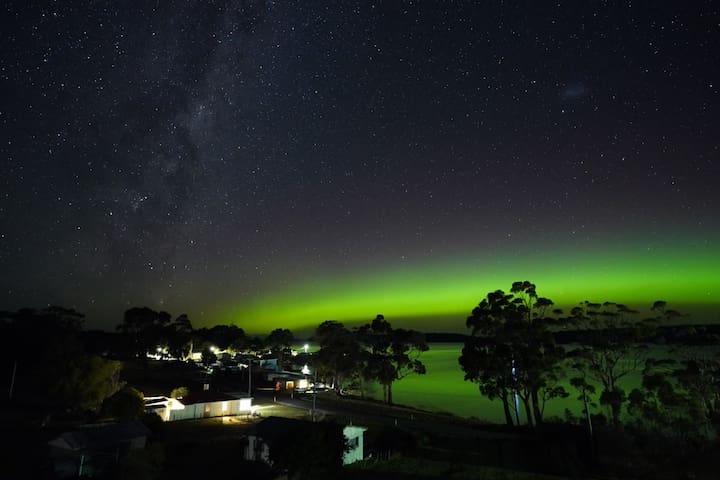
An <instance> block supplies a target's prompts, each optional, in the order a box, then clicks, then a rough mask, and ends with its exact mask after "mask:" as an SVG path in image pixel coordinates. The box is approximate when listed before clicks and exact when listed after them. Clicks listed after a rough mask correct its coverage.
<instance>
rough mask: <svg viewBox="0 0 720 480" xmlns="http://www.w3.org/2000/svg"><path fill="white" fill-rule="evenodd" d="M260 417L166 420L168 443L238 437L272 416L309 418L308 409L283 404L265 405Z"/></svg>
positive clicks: (261, 409)
mask: <svg viewBox="0 0 720 480" xmlns="http://www.w3.org/2000/svg"><path fill="white" fill-rule="evenodd" d="M258 412H259V413H260V416H259V417H250V416H246V415H236V416H226V417H213V418H201V419H197V420H179V421H176V422H166V423H164V424H163V425H164V427H165V441H166V442H168V443H184V442H194V441H197V440H198V439H202V441H213V440H225V439H229V438H238V437H239V436H241V435H243V434H244V433H245V432H246V431H247V430H248V428H249V427H251V426H253V425H255V424H256V423H258V422H260V421H262V420H263V419H264V418H267V417H270V416H277V417H285V418H307V415H308V413H307V410H304V409H297V408H291V407H286V406H283V405H264V406H262V407H260V408H259V409H258Z"/></svg>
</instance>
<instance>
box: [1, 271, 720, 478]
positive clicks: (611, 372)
mask: <svg viewBox="0 0 720 480" xmlns="http://www.w3.org/2000/svg"><path fill="white" fill-rule="evenodd" d="M681 316H682V315H681V314H680V313H679V312H676V311H674V310H672V309H670V308H669V307H668V306H667V305H666V304H665V302H662V301H657V302H655V303H654V304H653V305H652V306H651V308H650V310H649V313H648V314H647V315H642V314H640V312H638V311H635V310H633V309H631V308H629V307H628V306H626V305H622V304H617V303H612V302H604V303H593V302H588V301H585V302H582V303H580V304H578V305H577V306H576V307H574V308H573V309H571V311H570V312H563V311H561V310H558V309H556V308H554V305H553V303H552V301H551V300H549V299H546V298H543V297H540V296H538V295H537V292H536V287H535V285H534V284H532V283H530V282H516V283H514V284H513V285H512V286H511V288H510V291H509V292H508V293H506V292H504V291H502V290H497V291H494V292H490V293H488V294H487V296H486V297H485V298H484V299H482V300H481V302H480V303H479V304H478V306H477V307H475V308H474V309H473V310H472V313H471V315H470V316H469V317H468V318H467V321H466V326H467V328H468V335H465V336H462V337H453V338H454V339H456V340H460V341H462V343H463V345H464V347H463V350H462V354H461V356H460V358H459V359H458V363H459V364H458V368H461V369H462V370H463V372H464V373H465V379H466V381H469V382H474V383H476V384H477V385H478V390H479V394H480V395H484V396H486V397H488V398H489V399H491V400H494V401H497V402H499V404H501V405H502V407H503V412H504V418H505V422H504V423H505V424H504V425H489V424H484V423H481V422H477V421H470V420H467V419H461V418H458V417H453V416H451V415H439V414H432V413H429V412H422V411H417V410H412V409H407V408H403V407H399V406H395V405H393V403H394V402H393V385H394V384H395V382H397V381H401V380H402V379H403V378H404V377H405V376H407V375H411V374H415V375H417V374H419V375H422V374H423V373H425V365H424V364H423V363H422V353H423V352H424V351H427V349H428V344H427V342H426V338H425V336H424V335H423V334H421V333H419V332H416V331H412V330H405V329H400V328H394V327H393V326H392V325H391V324H390V322H388V321H387V320H386V319H385V318H384V317H383V316H382V315H378V316H377V317H376V318H375V319H373V320H372V321H371V322H369V323H367V324H366V325H363V326H361V327H359V328H355V329H350V328H347V327H346V326H345V325H343V324H342V323H340V322H336V321H326V322H323V323H321V324H320V325H319V326H318V327H317V329H316V332H315V335H314V338H313V341H314V342H315V344H316V345H318V346H319V350H318V351H317V352H315V353H313V354H307V353H306V352H299V353H298V352H292V350H291V348H290V346H291V344H293V342H294V341H295V339H294V336H293V334H292V332H290V331H289V330H286V329H282V328H277V329H275V330H273V331H272V332H270V333H269V334H268V335H267V336H266V337H265V338H260V337H253V336H249V335H246V334H245V332H244V331H243V330H242V329H241V328H239V327H237V326H234V325H230V326H228V325H216V326H214V327H212V328H202V329H194V328H193V326H192V324H191V321H190V319H189V318H188V317H187V316H186V315H180V316H178V317H176V318H175V319H173V318H172V316H171V315H170V314H168V313H166V312H156V311H153V310H151V309H149V308H132V309H130V310H128V311H127V312H125V315H124V317H123V321H122V322H121V323H120V325H118V329H117V331H116V332H113V333H109V332H97V331H85V330H84V329H83V316H82V315H81V314H80V313H78V312H76V311H74V310H70V309H64V308H61V307H50V308H46V309H43V310H40V311H37V310H31V309H23V310H19V311H16V312H4V313H2V315H0V317H1V320H2V321H1V323H0V329H1V330H0V335H2V338H3V339H4V340H5V345H6V348H5V349H4V350H3V351H2V366H3V376H4V378H5V379H7V381H6V382H4V383H5V384H6V385H7V390H6V391H7V392H8V394H7V395H6V396H5V397H4V401H3V404H2V407H3V408H2V413H1V414H0V415H1V416H2V418H0V420H2V425H3V432H4V433H6V435H8V438H12V442H11V443H10V447H9V450H8V451H9V453H10V458H11V459H12V461H11V462H9V463H8V464H7V465H6V467H5V469H4V471H3V474H2V475H0V476H2V477H3V478H57V477H55V476H54V475H55V474H54V473H53V469H52V465H51V461H50V458H49V455H48V441H50V440H51V439H53V438H55V437H57V436H58V435H59V434H60V433H62V432H65V431H68V430H71V429H73V428H75V427H76V426H78V425H81V424H85V423H88V422H91V423H92V422H108V421H116V422H117V421H120V422H122V421H130V420H140V421H142V422H143V423H144V425H145V427H146V428H147V429H148V431H149V432H150V433H149V443H148V445H147V446H146V448H144V449H142V450H140V451H136V452H133V453H132V454H130V455H127V456H125V457H123V458H119V457H118V458H116V459H114V460H113V461H112V462H110V463H109V464H108V465H109V467H108V468H107V469H105V470H104V471H103V472H100V473H97V474H96V478H148V479H161V478H173V479H178V478H197V477H198V476H202V475H206V474H207V472H209V471H212V472H213V473H215V474H222V475H223V476H224V477H225V478H277V476H278V475H282V474H285V475H288V476H289V478H322V477H323V476H325V477H327V478H337V475H338V474H339V473H338V472H339V470H338V469H339V468H341V467H338V464H337V461H338V459H337V458H336V457H337V452H338V451H339V452H341V451H342V449H339V450H338V449H337V448H336V447H337V445H334V444H333V445H329V444H327V443H323V442H328V440H327V438H330V437H328V436H323V435H321V436H319V437H318V438H317V439H316V442H315V440H312V439H311V438H305V439H304V440H303V441H300V440H297V439H296V440H293V441H289V443H288V444H287V445H286V447H284V448H283V449H278V450H277V451H282V452H284V455H285V456H284V457H282V458H280V457H279V456H277V455H279V454H277V453H276V458H274V464H273V468H271V467H270V466H268V465H267V464H264V463H261V462H249V461H245V460H242V458H241V457H242V454H241V452H242V451H243V448H244V444H243V442H244V441H245V440H243V438H245V433H246V432H247V431H248V429H250V428H252V425H254V424H255V423H257V421H258V419H257V418H250V417H248V418H244V419H237V420H236V421H233V422H230V423H227V422H226V423H222V421H223V420H222V419H216V420H194V421H185V422H176V423H163V422H162V421H161V420H160V418H159V417H157V415H154V414H148V413H146V411H145V402H144V398H143V397H144V395H165V396H170V395H171V394H172V396H178V397H181V396H182V394H183V392H185V393H187V391H188V389H189V390H195V389H198V388H202V386H203V385H204V384H209V385H210V386H211V389H213V390H218V391H240V390H242V391H247V392H249V393H252V394H253V395H254V396H255V398H256V401H257V402H260V403H261V402H263V401H265V402H268V403H269V404H270V403H271V404H275V403H276V402H277V401H278V400H280V402H282V401H283V399H288V400H289V399H293V401H296V402H297V400H298V399H302V398H303V397H305V398H306V399H308V405H310V403H309V400H310V399H312V410H311V414H308V413H307V411H306V410H304V409H303V408H302V407H301V408H300V409H295V412H296V413H295V414H292V413H289V412H290V411H291V410H292V409H290V410H288V411H282V412H283V413H281V415H291V416H297V417H306V418H308V419H310V420H318V419H320V420H322V421H329V422H335V423H336V424H338V425H346V424H348V423H349V422H354V423H356V424H362V425H364V426H367V427H368V430H367V432H366V434H365V442H366V447H365V456H366V459H365V460H364V461H363V462H360V463H357V464H354V465H352V466H350V467H344V469H343V471H342V472H341V473H340V475H341V476H343V477H347V478H358V479H363V478H411V477H412V478H413V479H423V478H428V479H429V478H530V477H528V475H529V474H531V473H532V474H538V475H539V474H542V475H547V476H559V477H563V478H578V477H583V478H587V477H602V478H648V479H650V478H654V479H664V478H668V479H670V478H708V479H709V478H716V475H717V472H716V466H717V458H720V440H719V439H718V433H719V432H720V410H719V409H720V357H718V351H719V350H720V347H719V346H720V330H719V328H720V327H718V326H702V325H695V326H689V325H684V326H680V325H678V324H677V323H678V322H677V320H678V319H679V318H680V317H681ZM684 323H687V322H684ZM658 345H661V346H663V348H662V349H659V348H652V347H654V346H658ZM658 352H663V354H662V355H658ZM265 360H267V361H270V360H271V361H272V362H274V363H273V365H277V368H276V369H277V370H290V371H296V370H298V369H299V367H298V365H302V364H306V365H309V366H310V367H311V369H312V372H313V374H312V376H313V389H315V390H318V386H319V385H322V386H323V387H324V388H326V389H327V391H326V392H324V393H320V394H319V393H317V391H315V392H314V393H311V394H310V393H303V392H295V391H275V390H270V389H272V388H273V387H274V384H273V383H270V382H267V381H266V380H265V379H264V377H263V375H262V372H261V370H260V369H259V368H258V369H256V370H255V371H253V370H252V368H251V366H252V365H258V366H259V365H260V363H261V361H265ZM240 367H244V369H243V368H240ZM630 378H633V379H637V381H636V382H635V384H634V385H632V387H631V388H628V386H627V385H628V379H630ZM370 384H377V385H380V386H381V387H382V392H383V396H382V401H380V402H378V401H373V400H371V399H369V398H365V393H366V390H367V386H368V385H370ZM246 386H247V388H246ZM264 388H267V389H269V390H270V391H268V392H267V393H263V391H264V390H263V389H264ZM560 398H565V399H568V398H572V399H576V402H577V405H578V409H577V410H574V411H571V410H568V411H567V412H566V415H565V418H563V419H558V418H553V419H550V418H546V415H545V406H546V405H547V404H548V402H552V401H554V400H556V399H560ZM272 408H280V406H279V403H278V404H277V405H274V406H273V407H272ZM316 408H317V411H318V412H323V413H322V414H318V415H317V416H316ZM278 411H281V410H278ZM298 412H299V413H298ZM577 412H580V413H579V414H578V413H577ZM213 422H215V423H213ZM217 422H221V423H217ZM314 442H315V443H314ZM333 451H335V452H336V454H332V455H331V454H330V452H333ZM532 478H541V477H532Z"/></svg>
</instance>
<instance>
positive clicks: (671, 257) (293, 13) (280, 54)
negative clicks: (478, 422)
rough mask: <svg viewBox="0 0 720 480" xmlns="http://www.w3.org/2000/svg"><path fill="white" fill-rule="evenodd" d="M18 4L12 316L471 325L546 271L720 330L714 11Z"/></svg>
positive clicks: (600, 294)
mask: <svg viewBox="0 0 720 480" xmlns="http://www.w3.org/2000/svg"><path fill="white" fill-rule="evenodd" d="M685 3H687V5H686V4H685ZM0 8H2V20H1V21H2V28H1V31H2V34H1V37H0V42H1V48H2V51H1V53H2V54H1V55H0V82H1V83H0V85H1V87H2V93H3V100H2V102H1V103H0V126H1V128H0V158H1V159H2V160H1V161H0V272H2V275H0V309H16V308H20V307H24V306H30V307H38V308H39V307H43V306H45V305H48V304H60V305H64V306H68V307H75V308H77V309H78V310H80V311H82V312H84V313H86V314H87V320H86V325H87V326H88V327H91V328H105V329H112V328H113V327H114V326H115V325H117V324H118V323H119V322H120V321H121V319H122V313H123V312H124V310H126V309H127V308H130V307H133V306H143V305H145V306H149V307H151V308H155V309H164V310H167V311H169V312H171V313H172V314H174V315H178V314H180V313H187V314H188V315H189V316H190V318H191V320H192V321H193V323H194V325H195V326H196V327H197V326H204V325H205V326H207V325H213V324H216V323H230V322H232V323H235V324H237V325H239V326H241V327H243V328H244V329H246V330H247V331H249V332H257V333H262V332H268V331H270V330H271V329H273V328H276V327H287V328H291V329H298V330H302V329H307V328H312V327H314V326H316V325H317V324H319V323H320V322H322V321H324V320H328V319H335V320H341V321H346V322H352V321H368V320H371V319H372V318H374V317H375V315H376V314H378V313H383V314H385V316H386V318H387V319H388V320H389V321H390V322H391V323H393V325H403V326H413V327H415V328H418V329H424V330H428V331H429V330H432V331H459V332H461V331H464V330H465V327H464V322H465V318H466V316H467V315H468V314H469V312H470V311H471V309H472V307H473V306H474V305H476V304H477V302H478V301H479V300H480V299H481V298H482V297H483V296H484V295H485V294H486V293H487V292H488V291H491V290H495V289H498V288H502V289H509V287H510V283H511V282H512V281H515V280H526V279H527V280H531V281H533V282H535V283H536V284H537V285H538V291H539V293H540V294H541V295H543V296H547V297H550V298H552V299H553V300H555V301H556V303H558V304H561V305H572V304H574V303H576V302H579V301H582V300H586V299H587V300H592V301H604V300H611V301H618V302H626V303H629V304H630V305H631V306H633V307H636V308H643V307H646V306H649V305H650V304H651V303H652V302H653V301H654V300H657V299H663V300H666V301H668V302H669V303H670V305H671V306H673V307H674V308H677V309H680V310H683V311H685V312H688V313H692V315H693V317H692V318H693V320H694V321H720V313H719V312H720V308H719V307H720V214H719V213H718V212H719V211H720V190H719V188H718V185H719V183H720V122H719V121H718V119H719V118H720V106H719V105H720V101H719V100H720V95H719V94H718V92H719V90H720V75H719V74H720V67H719V65H720V62H718V61H717V56H718V52H720V8H719V7H718V5H717V3H714V2H711V1H698V2H574V1H567V2H563V1H557V2H531V1H527V0H526V1H523V0H520V1H513V2H501V1H499V2H463V1H459V2H430V1H414V2H409V1H405V2H403V1H387V2H373V1H358V2H349V1H338V2H319V1H318V2H315V1H312V2H310V1H277V2H272V1H250V0H245V1H203V2H196V1H181V0H176V1H172V2H170V1H165V0H157V1H155V0H153V1H146V2H135V1H127V0H125V1H123V0H113V1H99V0H96V1H73V2H51V1H46V2H28V1H7V2H4V3H3V6H2V7H0Z"/></svg>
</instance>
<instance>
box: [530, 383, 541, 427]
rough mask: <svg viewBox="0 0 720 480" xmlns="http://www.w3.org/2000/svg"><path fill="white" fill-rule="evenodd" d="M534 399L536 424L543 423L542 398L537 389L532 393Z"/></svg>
mask: <svg viewBox="0 0 720 480" xmlns="http://www.w3.org/2000/svg"><path fill="white" fill-rule="evenodd" d="M530 396H531V400H532V407H533V413H534V414H535V425H542V417H543V415H542V412H541V411H540V399H539V398H538V392H537V390H533V391H532V392H531V393H530Z"/></svg>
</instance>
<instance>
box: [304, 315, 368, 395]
mask: <svg viewBox="0 0 720 480" xmlns="http://www.w3.org/2000/svg"><path fill="white" fill-rule="evenodd" d="M315 338H316V340H317V342H318V344H319V345H320V350H319V351H318V352H317V353H316V354H315V356H314V361H315V363H316V365H317V367H318V369H319V371H320V372H321V375H323V376H324V377H326V378H328V379H329V380H330V382H329V383H331V384H332V385H333V388H334V389H335V391H336V392H337V393H338V394H342V392H343V386H344V384H345V382H346V381H347V380H349V379H351V378H353V377H356V376H357V375H359V374H360V370H361V368H362V358H363V356H362V353H363V350H362V346H361V345H360V343H358V341H357V339H356V338H355V335H354V334H353V332H351V331H350V330H348V329H347V328H345V326H344V325H343V324H342V323H340V322H335V321H327V322H323V323H321V324H320V325H319V326H318V327H317V329H316V330H315Z"/></svg>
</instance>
